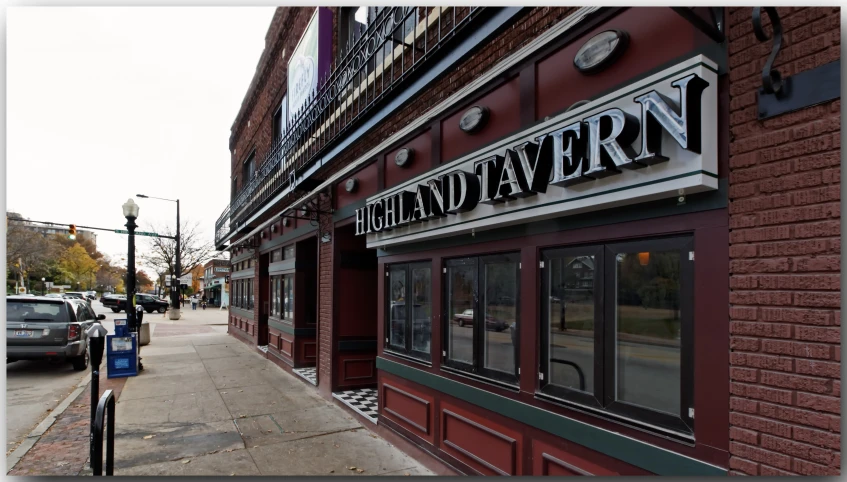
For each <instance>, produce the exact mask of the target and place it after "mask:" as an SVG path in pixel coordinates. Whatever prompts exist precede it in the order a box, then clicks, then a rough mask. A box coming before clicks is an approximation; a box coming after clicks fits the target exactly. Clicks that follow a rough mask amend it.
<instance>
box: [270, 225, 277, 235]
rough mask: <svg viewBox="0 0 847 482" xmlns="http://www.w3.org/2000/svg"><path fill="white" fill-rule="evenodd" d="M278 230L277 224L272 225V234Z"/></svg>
mask: <svg viewBox="0 0 847 482" xmlns="http://www.w3.org/2000/svg"><path fill="white" fill-rule="evenodd" d="M276 230H277V227H276V223H274V224H271V232H272V233H275V232H276Z"/></svg>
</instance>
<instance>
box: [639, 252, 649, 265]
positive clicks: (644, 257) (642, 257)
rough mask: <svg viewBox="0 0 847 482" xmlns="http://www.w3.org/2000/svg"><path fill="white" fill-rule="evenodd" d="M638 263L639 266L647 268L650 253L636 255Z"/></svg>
mask: <svg viewBox="0 0 847 482" xmlns="http://www.w3.org/2000/svg"><path fill="white" fill-rule="evenodd" d="M638 262H639V263H640V264H641V266H647V265H648V264H649V263H650V253H649V252H644V253H638Z"/></svg>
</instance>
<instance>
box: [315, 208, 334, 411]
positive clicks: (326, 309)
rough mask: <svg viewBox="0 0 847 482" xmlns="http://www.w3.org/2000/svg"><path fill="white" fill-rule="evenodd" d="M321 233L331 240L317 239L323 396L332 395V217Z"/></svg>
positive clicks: (324, 222) (324, 219) (320, 386)
mask: <svg viewBox="0 0 847 482" xmlns="http://www.w3.org/2000/svg"><path fill="white" fill-rule="evenodd" d="M331 207H332V205H331V202H330V200H329V198H326V199H324V200H322V202H321V203H320V209H321V210H322V211H330V209H331ZM320 224H321V227H320V229H321V232H324V233H325V232H329V233H330V235H331V236H332V240H331V241H330V242H328V243H324V242H321V240H320V238H319V239H318V256H319V257H320V259H319V260H318V270H319V271H318V277H319V285H320V289H319V293H318V296H319V299H318V304H319V306H318V340H317V341H318V389H319V390H320V392H321V393H323V394H324V395H325V396H327V397H329V396H330V394H331V393H332V360H333V353H332V272H333V265H332V263H333V256H332V251H333V246H334V244H335V233H334V232H333V222H332V216H328V215H324V216H322V217H321V223H320Z"/></svg>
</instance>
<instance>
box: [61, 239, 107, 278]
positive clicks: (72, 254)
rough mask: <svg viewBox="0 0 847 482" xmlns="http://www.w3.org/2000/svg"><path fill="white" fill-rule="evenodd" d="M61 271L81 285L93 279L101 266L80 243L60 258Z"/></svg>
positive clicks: (67, 250)
mask: <svg viewBox="0 0 847 482" xmlns="http://www.w3.org/2000/svg"><path fill="white" fill-rule="evenodd" d="M59 269H61V270H62V272H64V273H65V274H66V275H67V277H68V278H70V279H71V281H73V282H77V283H81V282H83V281H87V280H89V279H91V276H92V275H94V274H96V273H97V271H99V270H100V265H99V264H98V263H97V261H94V260H93V259H92V258H91V256H90V255H89V254H88V251H86V250H85V248H83V247H82V246H81V245H80V244H79V243H76V244H74V245H73V246H71V247H70V248H68V249H66V250H65V251H64V252H63V253H62V255H61V256H60V257H59Z"/></svg>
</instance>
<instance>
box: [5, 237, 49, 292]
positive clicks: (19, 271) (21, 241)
mask: <svg viewBox="0 0 847 482" xmlns="http://www.w3.org/2000/svg"><path fill="white" fill-rule="evenodd" d="M57 252H58V250H57V249H56V247H54V246H51V243H50V242H49V241H48V240H47V239H46V238H45V237H44V236H43V235H42V234H40V233H38V232H36V231H33V230H31V229H28V228H26V227H25V226H23V225H21V224H20V223H17V222H13V223H9V226H8V228H7V231H6V266H7V267H8V269H9V270H10V271H11V273H12V274H14V275H15V277H16V278H19V279H20V280H21V283H22V284H26V283H25V281H24V280H25V279H27V278H28V277H29V276H30V275H31V274H41V273H42V272H46V271H47V269H48V268H49V265H50V262H51V261H52V260H54V259H56V255H57Z"/></svg>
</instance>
